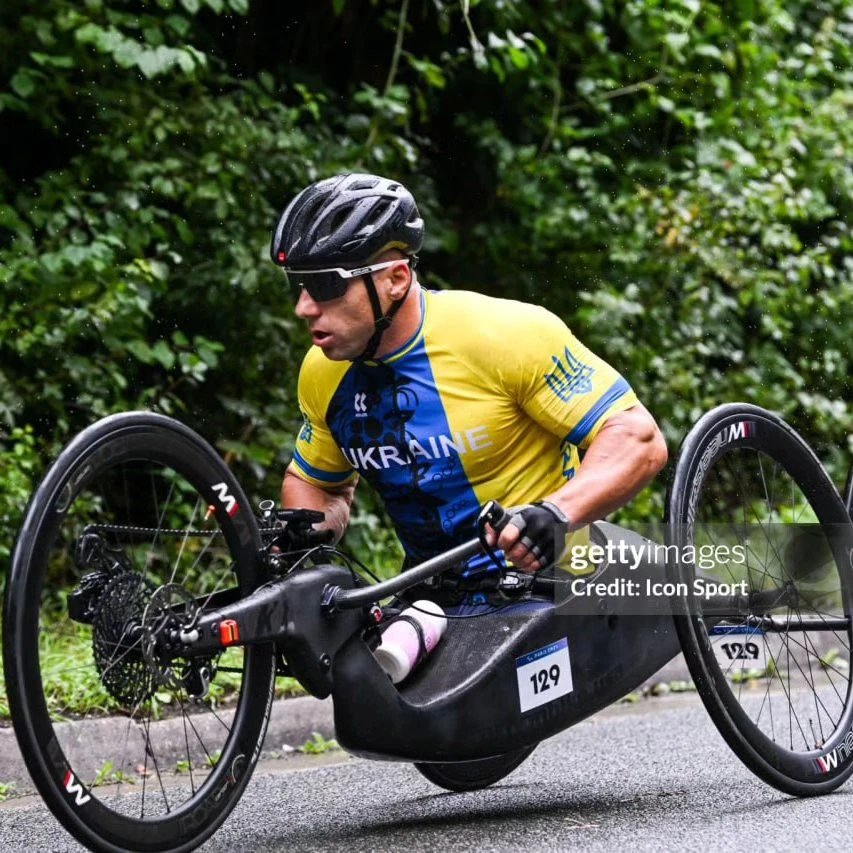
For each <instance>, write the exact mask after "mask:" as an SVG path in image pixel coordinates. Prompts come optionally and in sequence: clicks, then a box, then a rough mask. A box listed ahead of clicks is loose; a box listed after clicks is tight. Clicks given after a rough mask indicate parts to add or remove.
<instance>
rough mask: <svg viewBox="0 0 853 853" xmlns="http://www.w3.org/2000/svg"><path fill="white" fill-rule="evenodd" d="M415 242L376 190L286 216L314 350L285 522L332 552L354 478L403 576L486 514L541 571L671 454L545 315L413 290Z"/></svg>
mask: <svg viewBox="0 0 853 853" xmlns="http://www.w3.org/2000/svg"><path fill="white" fill-rule="evenodd" d="M423 235H424V223H423V220H422V218H421V216H420V214H419V213H418V208H417V205H416V203H415V200H414V198H413V197H412V195H411V193H410V192H409V191H408V190H407V189H406V188H405V187H404V186H403V185H402V184H400V183H399V182H396V181H392V180H388V179H386V178H382V177H379V176H376V175H365V174H344V175H337V176H335V177H332V178H328V179H326V180H322V181H318V182H316V183H314V184H312V185H310V186H309V187H307V188H306V189H304V190H303V191H302V192H301V193H299V194H298V195H297V196H296V197H295V198H294V199H293V200H292V201H291V202H290V204H289V205H288V206H287V208H286V209H285V211H284V213H283V214H282V215H281V217H280V219H279V222H278V225H277V227H276V230H275V234H274V236H273V241H272V248H271V252H272V258H273V261H274V262H275V263H276V264H277V265H278V266H280V267H281V268H282V269H283V270H284V272H285V274H286V276H287V279H288V281H289V283H290V284H291V285H292V287H293V288H294V296H295V298H296V315H297V316H298V317H299V318H300V319H302V320H304V321H305V323H306V324H307V326H308V329H309V331H310V333H311V337H312V341H313V346H312V347H311V349H310V350H309V351H308V353H307V355H306V356H305V359H304V361H303V364H302V369H301V371H300V375H299V392H298V393H299V405H300V407H301V409H302V414H303V419H304V423H303V426H302V429H301V430H300V432H299V435H298V438H297V441H296V447H295V450H294V454H293V460H292V462H291V463H290V465H289V467H288V468H287V471H286V473H285V476H284V483H283V486H282V504H283V506H285V507H303V508H308V509H316V510H320V511H322V512H323V513H325V517H326V520H325V522H324V524H323V525H322V526H325V527H326V528H328V529H330V530H331V531H333V535H334V537H335V538H336V539H338V538H340V536H342V535H343V532H344V530H345V529H346V526H347V523H348V521H349V514H350V506H351V503H352V499H353V493H354V490H355V487H356V484H357V482H358V480H359V478H360V477H364V478H365V479H366V480H367V481H368V482H369V483H370V484H371V485H372V486H373V487H374V488H375V489H376V490H377V491H378V493H379V494H380V496H381V497H382V498H383V501H384V503H385V506H386V509H387V511H388V513H389V515H390V516H391V519H392V520H393V522H394V525H395V529H396V532H397V535H398V536H399V538H400V541H401V542H402V545H403V548H404V550H405V552H406V560H407V564H408V565H412V564H414V563H416V562H419V561H421V560H424V559H426V558H428V557H430V556H433V555H435V554H437V553H440V552H442V551H444V550H447V549H448V548H450V547H452V546H454V545H457V544H460V543H462V542H464V541H466V540H468V539H470V538H471V537H472V535H473V534H474V530H475V524H476V519H477V517H478V515H479V513H480V510H481V507H482V506H483V505H484V504H485V503H486V502H487V501H489V500H497V501H498V502H500V503H501V504H502V505H504V506H506V507H512V508H513V509H512V511H511V520H510V523H509V524H507V525H506V526H505V527H504V528H503V529H502V530H501V531H500V533H499V534H498V533H496V532H495V531H494V530H492V529H491V528H490V527H489V528H487V539H488V541H489V544H490V545H491V546H492V547H493V548H499V549H501V550H502V552H503V555H504V557H505V558H506V559H508V560H509V561H510V562H511V563H512V564H513V565H514V566H515V567H516V568H517V569H520V570H521V571H523V572H536V571H539V570H541V569H543V568H545V567H546V566H548V565H551V564H553V563H554V562H555V561H556V560H558V559H559V557H560V554H561V552H563V551H564V550H565V549H566V548H567V547H568V546H569V545H570V544H572V543H575V542H581V541H586V538H585V537H586V536H587V533H588V527H587V525H588V524H589V523H590V522H592V521H594V520H596V519H601V518H603V517H604V516H605V515H607V514H608V513H610V512H612V511H613V510H615V509H617V508H618V507H620V506H622V505H623V504H625V503H626V502H627V501H629V500H630V499H631V498H632V497H633V496H634V495H636V494H637V492H639V491H640V490H641V489H642V488H643V487H644V486H645V485H646V484H648V483H649V482H650V481H651V479H652V478H653V477H654V475H655V474H656V473H657V472H658V471H659V470H660V469H661V468H662V467H663V465H664V464H665V462H666V458H667V451H666V445H665V443H664V440H663V437H662V436H661V433H660V431H659V429H658V427H657V425H656V424H655V421H654V419H653V418H652V417H651V415H650V414H649V412H648V411H647V410H646V409H645V408H644V407H643V405H642V404H641V403H640V402H639V401H638V399H637V397H636V395H635V394H634V392H633V391H632V390H631V387H630V386H629V384H628V383H627V381H626V380H625V379H624V378H623V377H622V376H621V375H620V374H619V373H618V372H617V371H616V370H614V369H613V368H612V367H611V366H610V365H609V364H607V363H606V362H604V361H603V360H602V359H600V358H599V357H598V356H596V355H595V354H593V353H592V352H590V350H588V349H587V348H586V347H584V346H583V344H581V343H580V342H579V341H578V340H577V338H575V337H574V335H573V334H572V333H571V332H570V331H569V329H568V328H567V327H566V326H565V324H564V323H563V322H562V321H561V320H560V319H559V318H558V317H556V316H555V315H554V314H552V313H550V312H549V311H547V310H545V309H543V308H541V307H537V306H535V305H531V304H527V303H522V302H516V301H511V300H505V299H495V298H491V297H489V296H485V295H482V294H479V293H473V292H466V291H432V290H428V289H426V288H425V287H423V286H422V285H421V283H420V282H419V280H418V276H417V273H416V266H417V260H418V258H417V252H418V251H419V250H420V248H421V246H422V244H423ZM581 450H582V451H584V456H583V461H581V460H580V454H579V451H581Z"/></svg>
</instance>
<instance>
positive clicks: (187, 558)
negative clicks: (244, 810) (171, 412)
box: [3, 412, 275, 851]
mask: <svg viewBox="0 0 853 853" xmlns="http://www.w3.org/2000/svg"><path fill="white" fill-rule="evenodd" d="M260 544H261V543H260V536H259V533H258V528H257V524H256V521H255V518H254V516H253V515H252V513H251V512H250V511H249V510H248V503H247V501H246V498H245V495H244V494H243V491H242V489H241V488H240V486H239V484H238V483H237V482H236V480H235V479H234V476H233V475H232V474H231V472H230V471H229V469H228V468H227V466H226V465H225V464H224V462H223V461H222V460H221V459H220V457H219V456H218V454H217V453H216V452H215V451H214V450H213V449H212V448H211V447H210V446H209V445H208V444H207V443H206V442H204V441H203V440H202V439H201V438H200V437H198V436H197V435H196V434H195V433H194V432H192V431H191V430H190V429H188V428H187V427H185V426H183V425H181V424H180V423H178V422H177V421H174V420H172V419H170V418H166V417H163V416H160V415H154V414H149V413H141V412H137V413H124V414H120V415H114V416H112V417H109V418H105V419H103V420H102V421H99V422H98V423H96V424H94V425H93V426H91V427H89V428H88V429H86V430H84V431H83V432H82V433H81V434H80V435H78V436H77V437H76V438H75V439H74V440H73V441H72V442H71V443H70V444H69V445H68V446H67V447H66V449H65V450H64V451H63V452H62V454H61V455H60V456H59V457H58V459H57V460H56V462H55V463H54V464H53V465H52V467H51V468H50V469H49V470H48V472H47V474H46V476H45V478H44V480H43V481H42V483H41V484H40V485H39V487H38V489H37V490H36V492H35V493H34V495H33V498H32V500H31V501H30V504H29V506H28V508H27V511H26V515H25V520H24V524H23V527H22V529H21V532H20V534H19V537H18V540H17V543H16V547H15V551H14V555H13V559H12V564H11V570H10V575H9V578H8V583H7V584H6V594H5V602H4V613H3V632H4V636H3V661H4V668H5V675H6V686H7V689H8V694H9V705H10V710H11V714H12V718H13V722H14V725H15V731H16V734H17V737H18V741H19V744H20V747H21V752H22V754H23V756H24V759H25V761H26V763H27V767H28V769H29V772H30V775H31V776H32V778H33V781H34V782H35V784H36V786H37V787H38V789H39V792H40V793H41V795H42V796H43V798H44V800H45V802H46V803H47V805H48V806H49V807H50V809H51V810H52V811H53V813H54V814H55V815H56V817H57V818H58V819H59V820H60V822H61V823H62V824H63V825H64V826H65V828H66V829H67V830H68V831H69V832H70V833H71V834H72V835H74V836H75V837H76V838H77V839H78V840H80V841H81V842H82V843H83V844H85V845H87V846H88V847H90V848H91V849H96V850H145V851H154V850H188V849H192V848H194V847H196V846H197V845H198V844H200V843H201V842H202V841H203V840H204V839H205V838H207V837H208V836H209V835H210V834H211V833H212V832H213V831H214V830H215V829H216V828H217V827H218V826H219V825H220V824H221V823H222V822H223V821H224V820H225V818H226V817H227V815H228V814H229V812H230V811H231V809H232V808H233V807H234V805H235V804H236V802H237V800H238V799H239V797H240V795H241V794H242V792H243V790H244V788H245V786H246V783H247V782H248V780H249V777H250V776H251V773H252V770H253V768H254V765H255V763H256V761H257V758H258V755H259V752H260V745H261V743H262V741H263V736H264V733H265V731H266V725H267V721H268V718H269V711H270V704H271V701H272V695H273V684H274V672H275V669H274V656H273V649H272V647H271V646H257V647H253V648H245V649H243V648H239V647H234V648H231V649H228V650H227V651H226V652H224V653H223V654H222V655H219V656H215V657H211V658H210V659H205V660H199V659H194V660H181V659H180V658H178V659H176V660H171V661H168V660H164V659H163V658H162V657H158V655H157V653H156V648H158V646H157V645H156V643H155V641H159V640H161V639H162V638H163V637H164V636H165V634H166V632H175V631H178V630H184V629H191V627H192V624H191V623H192V621H193V620H194V618H195V617H197V616H198V615H199V614H200V613H201V612H203V610H204V609H205V607H209V606H213V604H214V603H216V602H220V601H222V600H223V596H224V597H228V596H231V597H237V596H238V595H245V594H248V593H249V592H250V591H251V590H253V589H254V588H256V587H257V586H258V585H259V584H260V583H261V582H262V580H263V577H262V576H261V571H262V570H261V568H260V562H259V561H258V549H259V547H260ZM170 636H174V633H172V634H170Z"/></svg>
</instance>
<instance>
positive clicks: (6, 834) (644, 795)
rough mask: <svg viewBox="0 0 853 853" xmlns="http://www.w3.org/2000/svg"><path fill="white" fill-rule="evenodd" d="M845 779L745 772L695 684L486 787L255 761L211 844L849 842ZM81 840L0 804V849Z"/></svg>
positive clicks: (570, 734) (353, 762)
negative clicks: (821, 791) (802, 793)
mask: <svg viewBox="0 0 853 853" xmlns="http://www.w3.org/2000/svg"><path fill="white" fill-rule="evenodd" d="M851 794H853V784H848V785H846V786H845V787H843V788H842V789H841V791H840V792H838V793H835V794H832V795H830V796H826V797H820V798H816V799H809V800H796V799H791V798H789V797H786V796H784V795H782V794H779V793H777V792H776V791H774V790H773V789H771V788H769V787H767V786H766V785H764V784H763V783H762V782H760V781H758V779H756V778H755V777H753V776H752V775H751V774H750V772H749V771H748V770H747V769H746V768H745V767H744V766H743V765H742V764H741V763H740V762H739V761H738V760H737V758H736V757H735V756H734V755H733V754H732V753H731V752H730V750H729V749H728V747H727V746H726V745H725V744H724V743H723V741H722V739H721V738H720V736H719V735H718V734H717V732H716V730H715V729H714V727H713V725H712V723H711V722H710V720H709V719H708V718H707V716H706V714H705V712H704V710H703V709H702V707H701V705H700V703H699V700H698V698H697V697H696V696H695V694H683V695H678V696H669V697H664V698H658V699H648V700H645V701H643V702H641V703H639V704H638V705H633V706H617V707H614V708H611V709H609V710H608V711H606V712H604V713H603V714H599V715H597V716H596V717H593V718H592V719H590V720H587V721H585V722H583V723H580V724H579V725H577V726H575V727H574V728H573V729H570V730H569V731H567V732H564V733H563V734H561V735H559V736H557V737H555V738H552V739H551V740H549V741H546V742H545V743H544V744H542V745H540V747H539V748H538V749H537V750H536V751H535V752H534V753H533V755H532V756H531V757H530V758H529V759H528V760H527V762H525V763H524V764H523V765H522V766H521V767H519V768H518V770H516V771H515V772H514V773H513V774H512V775H510V776H508V777H507V778H506V779H505V780H503V781H502V782H499V783H498V784H497V785H495V786H493V787H492V788H489V789H487V790H485V791H479V792H474V793H469V794H451V793H447V792H443V791H441V790H440V789H438V788H435V787H434V786H432V785H431V784H430V783H429V782H427V781H426V780H425V779H423V778H422V777H421V776H420V775H419V774H418V773H417V772H416V771H415V770H414V768H412V767H411V766H409V765H406V764H394V763H380V762H370V761H363V760H359V759H351V758H348V757H347V756H346V755H345V754H343V753H340V752H332V753H327V754H325V755H323V756H320V757H316V758H309V757H300V758H298V759H293V760H283V761H276V762H263V763H262V764H261V765H259V768H258V771H257V772H256V773H255V777H254V779H253V781H252V783H251V784H250V786H249V790H248V792H247V794H246V796H245V797H244V799H243V800H242V802H241V803H240V805H239V806H238V807H237V809H236V810H235V811H234V813H233V814H232V816H231V818H230V819H229V820H228V821H227V822H226V824H225V826H224V827H223V828H222V829H221V830H220V831H219V832H218V833H217V834H216V835H215V836H214V837H213V838H212V839H211V840H210V841H209V842H208V843H207V844H206V845H204V847H203V848H201V849H202V850H204V851H208V853H213V851H223V853H224V851H228V853H235V851H253V853H255V851H285V850H286V851H288V853H294V851H308V850H323V851H330V850H347V851H373V850H407V851H416V850H424V851H426V850H430V851H432V850H443V851H444V850H477V851H489V850H537V851H538V850H569V849H575V848H580V849H583V850H616V849H619V850H622V849H631V850H632V851H640V850H654V851H668V850H678V851H682V850H702V851H705V850H708V849H717V850H720V849H725V850H727V851H731V853H737V851H749V853H754V851H764V850H767V851H770V850H772V851H780V850H794V849H797V850H801V849H820V850H822V851H834V850H839V851H841V850H849V849H850V845H851V842H850V839H851V837H853V798H851ZM79 849H80V848H79V847H77V846H76V845H75V844H73V843H72V842H71V841H70V840H69V838H68V836H67V835H65V834H64V833H63V831H62V830H61V829H60V828H59V826H58V825H57V824H56V822H55V821H54V820H53V818H52V817H51V816H50V815H49V813H48V812H47V811H46V809H45V808H44V807H43V806H42V805H41V803H40V802H39V801H38V800H36V799H35V798H21V799H17V800H13V801H11V802H8V803H5V804H3V805H2V806H0V850H2V851H4V853H5V851H18V850H21V851H23V850H53V851H70V850H79Z"/></svg>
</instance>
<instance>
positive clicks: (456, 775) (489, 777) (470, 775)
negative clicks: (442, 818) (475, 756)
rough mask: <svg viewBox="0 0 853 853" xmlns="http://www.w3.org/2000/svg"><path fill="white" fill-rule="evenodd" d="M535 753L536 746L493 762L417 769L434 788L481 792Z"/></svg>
mask: <svg viewBox="0 0 853 853" xmlns="http://www.w3.org/2000/svg"><path fill="white" fill-rule="evenodd" d="M534 749H536V745H535V744H534V745H533V746H525V747H524V748H523V749H514V750H513V751H512V752H505V753H503V754H502V755H496V756H494V757H492V758H481V759H479V760H477V761H454V762H446V763H435V764H421V763H418V764H415V768H416V769H417V770H418V772H419V773H420V774H421V775H422V776H425V777H426V778H427V779H429V781H430V782H432V783H433V784H434V785H438V786H439V787H440V788H445V789H446V790H448V791H478V790H480V789H481V788H488V787H489V785H494V783H495V782H497V781H499V780H500V779H503V778H504V776H508V775H509V774H510V773H512V771H513V770H515V768H516V767H518V766H519V764H521V762H522V761H524V760H525V759H526V758H527V756H528V755H530V753H531V752H533V750H534Z"/></svg>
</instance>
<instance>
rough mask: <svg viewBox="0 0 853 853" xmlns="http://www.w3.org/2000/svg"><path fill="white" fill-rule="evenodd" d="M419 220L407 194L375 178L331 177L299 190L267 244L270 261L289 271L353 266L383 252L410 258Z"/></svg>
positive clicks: (420, 232)
mask: <svg viewBox="0 0 853 853" xmlns="http://www.w3.org/2000/svg"><path fill="white" fill-rule="evenodd" d="M423 241H424V221H423V219H421V216H420V214H419V213H418V208H417V205H416V204H415V200H414V198H413V197H412V194H411V193H410V192H409V191H408V190H407V189H406V188H405V187H404V186H403V185H402V184H401V183H400V182H399V181H390V180H388V179H387V178H381V177H379V176H378V175H362V174H346V175H335V177H333V178H326V179H325V180H322V181H317V182H316V183H314V184H311V186H309V187H306V188H305V189H304V190H302V192H301V193H299V195H297V196H296V198H294V199H293V201H291V202H290V204H289V205H288V206H287V207H286V208H285V211H284V213H282V215H281V218H280V219H279V221H278V225H277V226H276V229H275V234H274V236H273V240H272V246H271V255H272V259H273V262H274V263H276V264H278V265H279V266H283V267H290V268H292V269H322V268H324V267H356V266H359V265H362V264H365V263H367V262H368V261H370V260H371V259H372V258H374V257H376V256H377V255H378V254H380V253H381V252H384V251H386V250H387V249H399V250H400V251H401V252H403V253H405V254H406V255H414V254H415V253H416V252H418V251H419V249H420V248H421V246H422V245H423Z"/></svg>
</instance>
